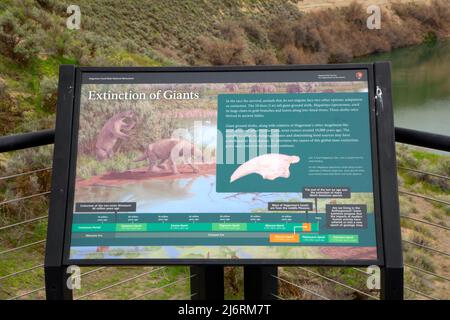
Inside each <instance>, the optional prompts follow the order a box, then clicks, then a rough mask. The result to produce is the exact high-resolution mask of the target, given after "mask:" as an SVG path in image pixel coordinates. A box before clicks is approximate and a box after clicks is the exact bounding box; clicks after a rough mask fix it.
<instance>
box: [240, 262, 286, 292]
mask: <svg viewBox="0 0 450 320" xmlns="http://www.w3.org/2000/svg"><path fill="white" fill-rule="evenodd" d="M277 275H278V267H277V266H264V267H259V266H245V267H244V299H245V300H276V295H278V279H277V278H275V277H276V276H277ZM274 276H275V277H274Z"/></svg>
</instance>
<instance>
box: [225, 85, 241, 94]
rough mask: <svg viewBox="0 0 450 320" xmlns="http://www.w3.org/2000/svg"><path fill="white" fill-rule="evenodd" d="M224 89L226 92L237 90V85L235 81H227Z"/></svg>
mask: <svg viewBox="0 0 450 320" xmlns="http://www.w3.org/2000/svg"><path fill="white" fill-rule="evenodd" d="M225 89H226V90H227V91H228V92H237V91H238V90H239V87H238V85H237V84H235V83H228V84H226V85H225Z"/></svg>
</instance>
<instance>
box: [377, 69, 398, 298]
mask: <svg viewBox="0 0 450 320" xmlns="http://www.w3.org/2000/svg"><path fill="white" fill-rule="evenodd" d="M374 66H375V82H376V85H377V87H379V88H380V90H381V91H382V105H381V106H382V108H378V114H377V135H378V145H379V148H378V163H379V177H380V179H379V181H380V199H381V201H380V202H381V203H380V205H381V208H380V209H381V210H380V211H381V220H382V230H381V231H382V235H383V250H384V265H383V266H381V297H382V298H383V299H386V300H391V299H396V300H401V299H403V255H402V239H401V231H400V209H399V201H398V186H397V163H396V158H395V155H396V153H395V133H394V116H393V107H392V93H391V65H390V64H389V63H388V62H376V63H375V64H374Z"/></svg>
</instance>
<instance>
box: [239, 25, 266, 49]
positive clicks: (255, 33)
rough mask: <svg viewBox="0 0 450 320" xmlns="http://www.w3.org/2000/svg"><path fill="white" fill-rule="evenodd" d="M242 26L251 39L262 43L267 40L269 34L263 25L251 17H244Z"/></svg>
mask: <svg viewBox="0 0 450 320" xmlns="http://www.w3.org/2000/svg"><path fill="white" fill-rule="evenodd" d="M240 26H241V27H242V29H244V31H245V33H246V34H247V36H248V37H249V39H250V40H251V41H254V42H256V43H258V44H260V45H261V44H264V43H265V42H266V41H267V39H266V37H267V35H266V33H265V31H264V29H263V27H262V26H261V25H260V24H259V23H258V22H256V21H254V20H250V19H244V20H243V21H242V22H241V24H240Z"/></svg>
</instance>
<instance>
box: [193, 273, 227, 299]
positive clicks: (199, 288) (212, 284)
mask: <svg viewBox="0 0 450 320" xmlns="http://www.w3.org/2000/svg"><path fill="white" fill-rule="evenodd" d="M191 276H193V277H192V278H191V294H192V300H224V292H225V287H224V269H223V266H221V265H218V266H215V265H211V266H191Z"/></svg>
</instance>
